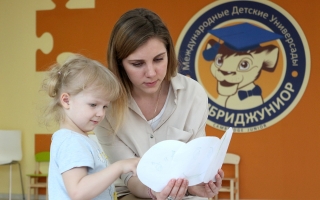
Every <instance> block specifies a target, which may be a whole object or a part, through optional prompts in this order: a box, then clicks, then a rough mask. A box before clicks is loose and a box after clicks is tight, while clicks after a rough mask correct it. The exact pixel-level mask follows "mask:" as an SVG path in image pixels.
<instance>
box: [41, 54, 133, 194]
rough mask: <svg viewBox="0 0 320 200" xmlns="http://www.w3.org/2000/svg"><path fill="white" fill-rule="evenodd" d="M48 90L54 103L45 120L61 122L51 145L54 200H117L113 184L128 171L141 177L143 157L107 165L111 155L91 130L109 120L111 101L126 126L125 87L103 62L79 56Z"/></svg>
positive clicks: (60, 69)
mask: <svg viewBox="0 0 320 200" xmlns="http://www.w3.org/2000/svg"><path fill="white" fill-rule="evenodd" d="M43 89H44V90H45V91H46V92H47V93H48V95H49V96H50V97H51V99H52V101H51V104H50V105H49V106H48V107H47V109H46V112H45V116H46V117H47V118H48V119H47V120H49V119H50V117H53V118H54V119H55V120H56V121H57V122H58V123H59V124H60V129H59V130H58V131H56V132H55V133H54V134H53V136H52V143H51V147H50V148H51V149H50V166H49V181H48V184H49V186H48V187H49V199H104V200H106V199H113V198H114V196H115V194H114V187H113V185H112V183H113V182H114V181H115V180H116V179H117V178H118V177H119V176H120V175H121V174H123V173H128V172H133V173H134V174H135V173H136V166H137V164H138V161H139V159H136V158H135V159H127V160H122V161H119V162H116V163H114V164H112V165H109V166H108V167H107V159H106V156H105V154H104V153H103V151H102V150H101V149H100V148H99V146H98V144H97V143H96V142H95V141H93V140H91V139H90V138H89V137H88V132H90V131H92V130H93V129H94V128H95V127H96V126H97V125H98V124H99V122H100V121H101V120H102V119H103V118H104V117H105V114H106V108H107V107H108V106H109V104H110V102H112V111H111V112H112V114H113V115H114V119H116V120H117V122H118V125H119V124H120V123H121V120H122V117H123V113H124V110H125V107H126V106H127V102H126V98H125V97H124V95H123V88H122V86H121V84H119V82H118V80H117V78H116V77H115V76H114V75H113V74H112V73H111V72H110V71H109V70H108V69H107V68H106V67H104V66H103V65H101V64H100V63H98V62H97V61H93V60H90V59H88V58H86V57H84V56H81V55H75V56H73V57H71V58H69V59H68V60H67V61H66V62H65V63H64V64H63V65H62V66H61V65H59V64H56V65H54V66H53V67H52V68H51V70H50V71H49V74H48V77H47V78H46V79H45V80H44V82H43ZM52 114H53V115H52Z"/></svg>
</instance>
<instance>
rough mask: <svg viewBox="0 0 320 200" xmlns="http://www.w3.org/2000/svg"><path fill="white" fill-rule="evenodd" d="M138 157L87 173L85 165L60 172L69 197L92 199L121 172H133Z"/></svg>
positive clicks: (134, 171)
mask: <svg viewBox="0 0 320 200" xmlns="http://www.w3.org/2000/svg"><path fill="white" fill-rule="evenodd" d="M138 162H139V158H133V159H127V160H121V161H118V162H115V163H114V164H112V165H109V166H108V167H107V168H105V169H104V170H102V171H100V172H97V173H94V174H90V175H88V171H87V167H76V168H72V169H71V170H68V171H66V172H64V173H63V174H62V178H63V181H64V184H65V186H66V189H67V192H68V194H69V197H70V198H71V199H74V200H76V199H92V198H94V197H96V196H97V195H99V194H100V193H102V192H103V191H104V190H106V189H107V188H108V187H109V186H110V185H111V184H112V183H113V182H114V181H115V180H116V179H117V178H118V177H119V176H120V175H121V174H123V173H128V172H133V173H134V175H135V174H136V167H137V164H138Z"/></svg>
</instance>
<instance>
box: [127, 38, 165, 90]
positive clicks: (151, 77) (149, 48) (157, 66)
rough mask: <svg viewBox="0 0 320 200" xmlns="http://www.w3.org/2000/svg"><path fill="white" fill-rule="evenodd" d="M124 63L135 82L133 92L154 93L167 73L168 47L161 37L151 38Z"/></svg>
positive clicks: (131, 79)
mask: <svg viewBox="0 0 320 200" xmlns="http://www.w3.org/2000/svg"><path fill="white" fill-rule="evenodd" d="M122 64H123V66H124V69H125V71H126V73H127V75H128V77H129V79H130V81H131V82H132V84H133V91H132V92H133V93H136V94H137V93H140V94H141V93H146V94H153V93H155V92H156V91H157V90H158V88H159V86H160V84H161V83H162V80H163V79H164V78H165V76H166V73H167V66H168V55H167V49H166V47H165V45H164V43H163V42H162V41H161V40H160V39H158V38H150V39H149V40H148V41H147V42H146V43H145V44H143V45H142V46H140V47H139V48H137V49H136V50H135V51H134V52H133V53H131V54H130V55H129V56H128V57H127V58H125V59H123V60H122Z"/></svg>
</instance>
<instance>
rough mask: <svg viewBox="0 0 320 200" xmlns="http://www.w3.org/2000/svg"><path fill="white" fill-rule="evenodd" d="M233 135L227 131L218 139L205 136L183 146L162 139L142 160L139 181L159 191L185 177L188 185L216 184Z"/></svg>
mask: <svg viewBox="0 0 320 200" xmlns="http://www.w3.org/2000/svg"><path fill="white" fill-rule="evenodd" d="M232 134H233V130H232V128H229V129H228V130H227V131H226V132H225V133H224V135H223V136H222V138H221V139H219V138H218V137H213V136H207V137H199V138H196V139H194V140H191V141H190V142H188V143H184V142H181V141H177V140H165V141H162V142H159V143H157V144H156V145H154V146H152V147H151V148H150V149H149V150H148V151H147V152H146V153H145V154H144V155H143V156H142V158H141V160H140V162H139V164H138V167H137V175H138V178H139V179H140V181H141V182H142V183H143V184H145V185H146V186H148V187H150V188H151V189H152V190H154V191H156V192H160V191H162V190H163V188H164V187H165V186H166V185H167V184H168V182H169V181H170V180H171V179H177V178H185V179H188V181H189V186H192V185H196V184H199V183H202V182H204V183H208V182H209V181H210V180H213V181H215V175H216V174H217V172H218V170H219V169H220V168H221V166H222V164H223V160H224V157H225V155H226V153H227V150H228V147H229V143H230V140H231V137H232Z"/></svg>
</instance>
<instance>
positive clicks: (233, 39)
mask: <svg viewBox="0 0 320 200" xmlns="http://www.w3.org/2000/svg"><path fill="white" fill-rule="evenodd" d="M208 32H209V33H211V34H212V35H214V36H216V37H217V38H218V39H219V41H220V40H223V41H224V45H226V46H227V47H229V48H230V49H233V50H235V51H240V52H241V51H248V50H253V49H255V48H257V47H259V46H260V44H261V43H264V42H269V41H272V40H276V39H281V38H283V36H282V35H279V34H276V33H273V32H270V31H267V30H265V29H262V28H260V27H257V26H254V25H251V24H249V23H242V24H237V25H233V26H228V27H224V28H219V29H214V30H209V31H208ZM219 47H220V43H219V42H217V43H216V44H214V45H213V46H212V47H211V48H210V49H206V50H204V51H203V57H204V59H206V60H208V61H209V60H213V59H214V58H215V57H216V55H217V53H218V50H219Z"/></svg>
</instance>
